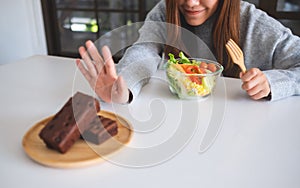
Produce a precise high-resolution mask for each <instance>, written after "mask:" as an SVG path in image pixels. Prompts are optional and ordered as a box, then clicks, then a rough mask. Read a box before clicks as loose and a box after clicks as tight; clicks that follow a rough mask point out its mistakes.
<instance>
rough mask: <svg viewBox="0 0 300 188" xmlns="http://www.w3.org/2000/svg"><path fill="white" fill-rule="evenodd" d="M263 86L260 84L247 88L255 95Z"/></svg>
mask: <svg viewBox="0 0 300 188" xmlns="http://www.w3.org/2000/svg"><path fill="white" fill-rule="evenodd" d="M262 89H263V88H262V87H261V86H260V85H255V86H254V87H252V88H251V89H248V90H246V91H247V93H248V95H249V96H251V97H252V96H255V95H256V94H258V93H260V92H261V91H262Z"/></svg>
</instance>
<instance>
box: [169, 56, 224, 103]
mask: <svg viewBox="0 0 300 188" xmlns="http://www.w3.org/2000/svg"><path fill="white" fill-rule="evenodd" d="M189 60H190V61H191V62H192V64H193V65H187V64H174V63H171V62H168V63H167V66H166V74H167V79H168V83H169V88H170V91H171V92H172V93H173V94H176V95H177V96H178V97H179V98H180V99H204V98H206V97H207V96H208V95H210V94H211V93H212V92H213V91H214V88H215V86H216V84H217V79H218V77H220V75H221V73H222V71H223V69H224V68H223V66H222V65H221V64H219V63H218V62H215V61H211V60H206V59H200V58H189Z"/></svg>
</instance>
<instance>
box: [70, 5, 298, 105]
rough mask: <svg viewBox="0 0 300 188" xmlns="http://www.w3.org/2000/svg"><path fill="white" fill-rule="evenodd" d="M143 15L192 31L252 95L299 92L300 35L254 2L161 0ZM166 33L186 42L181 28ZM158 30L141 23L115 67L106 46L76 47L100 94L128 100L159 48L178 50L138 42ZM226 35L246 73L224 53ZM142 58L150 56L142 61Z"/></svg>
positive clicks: (154, 63)
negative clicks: (237, 47) (137, 34)
mask: <svg viewBox="0 0 300 188" xmlns="http://www.w3.org/2000/svg"><path fill="white" fill-rule="evenodd" d="M146 21H157V22H167V23H171V24H175V25H178V26H181V27H183V28H186V29H188V30H190V31H191V32H193V33H194V34H196V35H197V36H198V37H199V38H200V39H201V40H203V41H204V42H205V43H206V45H207V46H208V47H209V48H210V50H211V51H212V52H213V53H214V55H215V56H216V57H217V60H218V62H220V63H222V64H223V66H224V67H225V71H224V72H223V74H224V76H231V77H240V78H241V80H242V82H243V84H242V89H244V90H245V91H246V92H247V93H248V95H249V96H250V97H251V98H252V99H254V100H258V99H262V98H268V99H270V100H278V99H282V98H285V97H288V96H292V95H299V94H300V79H299V78H300V38H299V37H298V36H295V35H293V34H292V33H291V31H290V30H289V29H288V28H285V27H284V26H282V25H281V24H280V23H279V22H278V21H276V20H275V19H273V18H271V17H269V16H268V15H267V14H266V13H264V12H263V11H261V10H258V9H256V8H255V7H254V5H252V4H249V3H247V2H243V1H240V0H162V1H161V2H159V3H158V4H157V5H156V6H155V7H154V8H153V9H152V11H151V12H150V13H149V14H148V15H147V18H146ZM168 31H169V30H168ZM167 33H168V34H167V38H166V41H167V43H171V44H173V43H176V44H179V47H180V48H181V47H182V48H184V47H186V45H184V42H183V40H182V38H181V35H180V31H179V30H177V31H176V30H175V31H174V30H172V32H167ZM160 35H163V34H162V33H159V31H157V30H155V31H152V32H149V28H148V27H147V24H145V25H144V26H143V27H142V28H141V29H140V38H139V39H138V41H137V43H135V44H134V45H133V46H132V47H130V48H129V49H127V50H126V53H125V54H124V57H123V58H122V59H121V60H120V62H119V63H118V64H117V68H116V67H115V64H114V62H113V60H112V57H111V53H110V50H109V49H108V47H106V46H104V47H103V48H102V54H103V57H102V56H101V55H99V52H98V51H97V49H96V47H95V46H94V44H93V43H92V42H91V41H87V42H86V48H85V47H80V48H79V53H80V55H81V57H82V58H83V60H84V62H85V64H86V67H87V68H84V66H83V65H82V63H81V61H80V60H77V61H76V62H77V65H78V67H79V69H80V71H81V72H82V73H83V75H84V76H85V78H86V79H87V80H88V81H89V83H90V85H91V86H92V87H93V88H94V90H95V92H96V94H97V95H98V96H99V97H100V98H101V99H102V100H104V101H105V102H117V103H126V102H130V101H131V100H132V98H135V97H136V96H137V95H138V93H139V91H140V89H141V88H142V86H143V85H144V84H146V83H147V82H148V79H149V78H150V77H151V75H153V74H154V73H155V71H156V70H157V66H158V63H159V62H160V59H161V57H160V56H159V54H160V53H161V52H162V51H165V52H166V53H169V52H172V53H173V54H177V52H178V50H179V49H178V48H175V47H173V46H171V45H165V46H163V45H161V44H157V43H143V42H139V41H145V38H151V37H157V36H160ZM161 37H162V38H163V36H161ZM230 38H232V39H233V40H234V41H235V42H237V43H239V45H240V46H241V48H242V50H243V52H244V57H245V65H246V67H247V72H246V73H244V74H242V73H240V70H239V69H238V68H237V67H236V66H235V65H234V64H233V63H232V61H231V59H230V58H229V57H228V55H227V53H226V50H225V43H226V42H227V41H228V40H229V39H230ZM180 45H181V46H180ZM86 49H87V50H86ZM145 58H152V61H143V59H145ZM104 62H105V63H104ZM128 67H130V68H128ZM120 73H121V74H120Z"/></svg>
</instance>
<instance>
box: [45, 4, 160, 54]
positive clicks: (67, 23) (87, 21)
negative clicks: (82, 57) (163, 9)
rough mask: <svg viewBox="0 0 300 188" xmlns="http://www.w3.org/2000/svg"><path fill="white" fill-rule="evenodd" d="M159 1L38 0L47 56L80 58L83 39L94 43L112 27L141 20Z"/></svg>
mask: <svg viewBox="0 0 300 188" xmlns="http://www.w3.org/2000/svg"><path fill="white" fill-rule="evenodd" d="M159 1H160V0H41V2H42V8H43V15H44V23H45V30H46V37H47V47H48V54H49V55H58V56H67V57H79V54H78V52H77V51H78V47H79V46H81V45H83V44H84V42H85V41H86V40H88V39H90V40H93V41H95V40H97V39H98V38H99V37H100V36H102V35H104V34H105V33H106V32H108V31H111V30H113V29H115V28H118V27H120V26H123V25H128V24H130V23H133V22H138V21H143V20H144V19H145V17H146V14H147V13H148V12H149V10H151V9H152V7H153V6H154V5H155V4H156V3H157V2H159ZM121 55H122V54H118V56H121ZM114 58H117V59H118V58H120V57H114Z"/></svg>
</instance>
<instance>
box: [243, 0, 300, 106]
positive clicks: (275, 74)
mask: <svg viewBox="0 0 300 188" xmlns="http://www.w3.org/2000/svg"><path fill="white" fill-rule="evenodd" d="M241 5H242V8H241V38H240V41H241V46H242V49H243V51H244V57H245V65H246V67H247V69H249V68H253V67H256V68H259V69H260V70H262V71H263V72H264V74H265V75H266V77H267V79H268V82H269V84H270V87H271V94H272V97H271V100H272V101H275V100H279V99H283V98H286V97H289V96H292V95H300V38H299V37H298V36H296V35H293V34H292V32H291V30H290V29H289V28H286V27H284V26H283V25H282V24H281V23H280V22H279V21H277V20H275V19H274V18H272V17H270V16H268V15H267V14H266V13H265V12H263V11H261V10H259V9H256V8H255V7H254V5H251V4H249V3H246V2H243V3H242V4H241Z"/></svg>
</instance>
